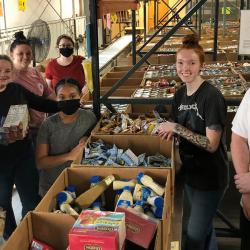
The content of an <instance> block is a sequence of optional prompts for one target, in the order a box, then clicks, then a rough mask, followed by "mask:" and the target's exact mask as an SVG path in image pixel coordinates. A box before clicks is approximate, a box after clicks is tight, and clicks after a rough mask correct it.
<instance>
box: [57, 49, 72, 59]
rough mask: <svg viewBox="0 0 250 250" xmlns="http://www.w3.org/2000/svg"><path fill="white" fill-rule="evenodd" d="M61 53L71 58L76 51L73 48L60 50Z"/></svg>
mask: <svg viewBox="0 0 250 250" xmlns="http://www.w3.org/2000/svg"><path fill="white" fill-rule="evenodd" d="M59 52H60V54H61V55H63V56H65V57H70V56H71V55H72V54H73V52H74V49H73V48H60V49H59Z"/></svg>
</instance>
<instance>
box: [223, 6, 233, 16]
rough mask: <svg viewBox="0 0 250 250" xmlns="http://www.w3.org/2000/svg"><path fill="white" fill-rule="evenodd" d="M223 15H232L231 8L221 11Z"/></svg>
mask: <svg viewBox="0 0 250 250" xmlns="http://www.w3.org/2000/svg"><path fill="white" fill-rule="evenodd" d="M221 14H222V15H224V14H225V15H230V14H231V8H230V7H225V8H222V9H221Z"/></svg>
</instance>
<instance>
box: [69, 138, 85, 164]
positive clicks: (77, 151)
mask: <svg viewBox="0 0 250 250" xmlns="http://www.w3.org/2000/svg"><path fill="white" fill-rule="evenodd" d="M84 144H85V141H84V140H80V142H79V144H78V145H76V146H75V147H74V148H73V149H72V150H71V151H70V152H69V153H68V160H69V161H74V160H75V159H76V158H77V157H78V156H79V154H80V153H81V151H82V148H83V146H84Z"/></svg>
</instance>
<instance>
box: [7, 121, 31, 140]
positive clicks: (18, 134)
mask: <svg viewBox="0 0 250 250" xmlns="http://www.w3.org/2000/svg"><path fill="white" fill-rule="evenodd" d="M27 134H28V127H27V128H26V130H25V133H23V126H22V125H19V126H17V127H16V126H15V127H11V128H10V129H9V132H8V134H7V141H8V144H10V143H14V142H16V141H20V140H23V139H24V138H25V137H26V135H27Z"/></svg>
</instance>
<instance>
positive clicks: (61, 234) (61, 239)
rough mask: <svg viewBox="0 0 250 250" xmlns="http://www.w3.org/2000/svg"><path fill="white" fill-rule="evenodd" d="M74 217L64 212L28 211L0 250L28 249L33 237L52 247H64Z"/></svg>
mask: <svg viewBox="0 0 250 250" xmlns="http://www.w3.org/2000/svg"><path fill="white" fill-rule="evenodd" d="M74 222H75V219H74V218H73V217H72V216H70V215H66V214H54V213H42V212H41V213H40V212H30V213H28V214H27V215H26V216H25V218H24V219H23V220H22V222H21V223H20V224H19V225H18V227H17V228H16V230H15V231H14V233H13V234H12V235H11V237H10V238H9V240H8V241H7V242H6V243H5V245H4V246H3V249H2V250H14V249H15V250H17V249H18V250H29V249H30V248H29V247H30V244H31V242H32V239H33V238H35V239H36V240H38V241H41V242H43V243H45V244H47V245H49V246H51V247H53V248H54V249H66V248H67V246H68V233H69V231H70V229H71V228H72V226H73V224H74Z"/></svg>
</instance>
